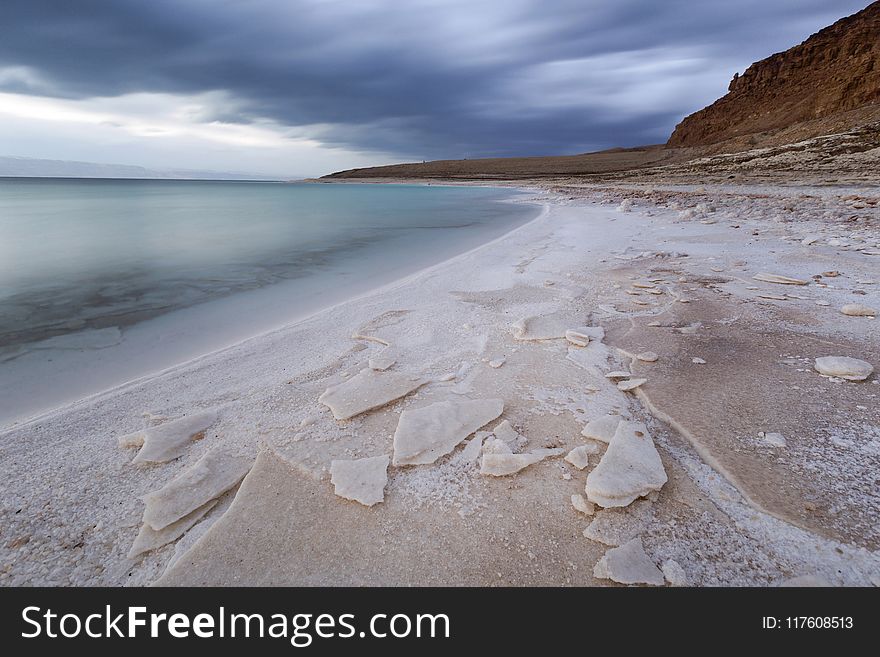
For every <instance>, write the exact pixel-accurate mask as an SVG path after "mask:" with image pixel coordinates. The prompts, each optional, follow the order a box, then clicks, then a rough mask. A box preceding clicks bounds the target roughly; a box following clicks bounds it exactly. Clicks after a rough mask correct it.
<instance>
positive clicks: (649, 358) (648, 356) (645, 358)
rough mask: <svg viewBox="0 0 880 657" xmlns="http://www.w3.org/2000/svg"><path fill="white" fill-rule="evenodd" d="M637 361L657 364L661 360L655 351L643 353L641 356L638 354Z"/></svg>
mask: <svg viewBox="0 0 880 657" xmlns="http://www.w3.org/2000/svg"><path fill="white" fill-rule="evenodd" d="M636 359H637V360H640V361H642V362H645V363H656V362H657V361H658V360H659V359H660V356H658V355H657V354H655V353H654V352H653V351H643V352H642V353H640V354H636Z"/></svg>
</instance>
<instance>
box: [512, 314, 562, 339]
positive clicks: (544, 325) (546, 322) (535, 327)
mask: <svg viewBox="0 0 880 657" xmlns="http://www.w3.org/2000/svg"><path fill="white" fill-rule="evenodd" d="M567 330H568V325H567V322H564V321H562V320H561V319H559V318H557V317H553V316H537V317H525V318H523V319H521V320H519V321H518V322H515V323H514V324H513V325H512V326H511V333H512V334H513V337H514V339H515V340H555V339H558V338H564V337H565V332H566V331H567Z"/></svg>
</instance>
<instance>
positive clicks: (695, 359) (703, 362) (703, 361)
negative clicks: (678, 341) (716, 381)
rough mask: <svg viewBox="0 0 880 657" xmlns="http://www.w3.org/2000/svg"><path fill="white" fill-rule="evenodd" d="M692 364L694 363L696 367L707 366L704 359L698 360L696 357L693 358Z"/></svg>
mask: <svg viewBox="0 0 880 657" xmlns="http://www.w3.org/2000/svg"><path fill="white" fill-rule="evenodd" d="M691 362H692V363H693V364H694V365H705V364H706V361H705V360H703V359H702V358H697V357H696V356H694V357H693V358H691Z"/></svg>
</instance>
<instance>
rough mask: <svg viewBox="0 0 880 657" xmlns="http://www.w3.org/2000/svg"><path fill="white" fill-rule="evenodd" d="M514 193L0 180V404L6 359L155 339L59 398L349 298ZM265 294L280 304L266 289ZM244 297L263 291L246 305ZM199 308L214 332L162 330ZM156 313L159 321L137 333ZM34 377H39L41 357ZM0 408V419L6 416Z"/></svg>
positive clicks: (484, 224) (485, 232) (488, 217)
mask: <svg viewBox="0 0 880 657" xmlns="http://www.w3.org/2000/svg"><path fill="white" fill-rule="evenodd" d="M516 195H517V193H516V192H513V191H510V190H502V189H493V188H476V187H442V186H420V185H326V184H284V183H258V182H253V183H252V182H196V181H141V180H81V179H79V180H73V179H9V178H7V179H0V399H2V397H3V395H4V393H5V392H8V391H9V389H10V388H11V387H15V386H16V382H14V381H12V380H11V377H13V376H15V377H18V378H19V379H20V378H21V376H23V371H24V370H23V368H22V367H21V365H20V366H19V367H14V368H10V366H11V365H12V364H14V363H15V361H17V360H20V359H22V358H26V357H29V359H30V360H33V359H34V358H36V357H35V356H34V354H35V353H38V352H39V353H44V352H56V351H58V350H67V351H70V350H74V351H84V350H90V349H101V350H106V349H108V348H113V347H118V346H119V345H120V344H122V343H124V342H125V341H126V338H127V337H128V336H129V331H130V330H131V329H132V328H133V327H140V333H141V334H144V333H149V332H152V334H153V335H152V336H151V337H152V338H153V342H154V343H156V339H157V338H158V344H161V345H162V348H161V351H155V350H154V353H144V349H140V350H138V358H134V359H133V362H132V364H131V365H130V366H126V367H122V366H119V364H118V363H117V364H116V365H115V366H110V365H108V366H107V368H105V369H114V368H115V370H116V373H115V374H114V375H113V376H110V373H109V372H103V373H101V374H100V375H98V374H94V373H92V374H93V375H90V376H84V377H82V380H83V381H84V382H85V383H84V384H83V387H82V388H81V389H78V390H74V391H72V392H71V391H68V392H67V393H66V394H67V397H66V398H65V400H64V401H69V400H70V399H71V398H78V396H81V395H82V394H85V393H86V392H95V391H96V387H97V388H98V389H103V388H101V387H100V386H107V387H109V386H110V385H115V384H118V383H122V382H124V381H126V380H129V379H130V378H132V377H136V376H141V375H143V374H146V373H148V372H147V371H142V370H144V369H145V368H147V369H148V370H149V369H152V370H155V369H158V368H161V367H168V366H170V365H172V364H174V363H175V362H179V361H180V360H181V359H185V358H187V357H193V356H197V355H199V354H200V353H205V352H206V351H210V350H213V349H216V348H220V347H222V346H225V345H226V344H230V343H232V342H234V341H237V340H240V339H243V338H244V337H247V336H248V335H253V334H256V333H259V332H262V331H265V330H268V329H270V328H273V327H274V326H277V325H280V324H283V323H285V322H286V321H290V320H291V319H296V318H297V317H300V316H302V315H303V314H308V313H309V312H313V311H315V310H317V309H319V308H320V307H323V306H327V305H331V304H333V303H336V302H338V301H341V300H344V299H345V298H350V297H351V296H355V295H356V294H359V293H362V292H364V291H366V290H368V289H370V288H371V287H375V286H376V285H380V284H382V283H387V282H389V281H390V280H393V279H394V278H397V277H399V276H402V275H405V274H407V273H410V272H413V271H416V270H418V269H421V268H423V267H426V266H430V265H432V264H436V263H438V262H440V261H442V260H445V259H447V258H449V257H451V256H453V255H455V254H457V253H460V252H463V251H465V250H468V249H469V248H472V247H474V246H477V245H479V244H480V243H483V242H485V241H488V240H490V239H493V238H494V237H497V236H500V235H502V234H504V233H505V232H507V231H508V230H510V229H512V228H513V227H515V226H516V225H518V224H521V223H524V222H525V221H527V220H528V219H529V218H531V217H533V216H535V215H536V214H537V210H536V208H535V206H534V205H529V204H524V203H511V202H510V200H511V199H512V198H514V197H515V196H516ZM279 285H280V286H283V290H284V294H283V296H282V297H278V296H277V295H276V296H275V297H273V296H272V295H271V294H269V293H268V292H267V291H268V290H272V289H275V286H279ZM277 289H282V288H280V287H279V288H277ZM253 292H261V293H262V296H260V295H254V294H252V295H251V296H250V297H248V296H247V295H248V294H249V293H253ZM239 295H244V296H240V297H239ZM235 298H241V299H246V298H248V299H250V300H251V301H250V304H249V305H248V306H247V307H248V312H247V316H246V317H242V314H241V312H240V311H236V308H237V307H239V308H240V306H237V304H235V303H229V299H233V300H234V299H235ZM224 299H225V300H227V301H226V303H225V305H223V304H220V305H218V304H216V303H215V302H217V301H222V300H224ZM259 299H263V301H259ZM212 304H214V305H212ZM261 304H262V305H261ZM199 308H206V309H207V308H211V309H212V310H211V323H210V326H212V327H214V328H213V329H205V330H200V333H199V335H198V336H195V337H194V336H193V335H192V334H190V333H188V332H186V331H180V330H178V329H179V327H177V329H175V330H170V328H169V327H171V326H174V322H173V321H168V319H169V318H171V319H173V318H174V317H175V313H181V312H182V311H184V310H186V311H187V312H186V313H184V314H181V315H180V317H181V321H191V318H193V317H196V316H197V309H199ZM223 308H227V309H228V310H223ZM193 309H196V312H195V313H194V311H193ZM224 313H227V314H228V317H227V316H224ZM157 318H164V319H165V321H162V322H156V323H155V327H156V328H155V330H152V329H149V327H150V326H151V324H149V322H151V321H153V320H155V319H157ZM227 320H228V321H227ZM162 331H166V332H167V333H168V334H167V335H166V336H163V335H157V334H156V333H157V332H159V333H161V332H162ZM212 331H213V332H212ZM133 335H134V334H132V336H133ZM175 336H183V337H180V339H179V340H178V342H175V339H176V338H175ZM120 353H123V352H120ZM108 355H109V354H104V360H108V362H109V360H110V359H109V358H108ZM44 360H45V359H44ZM129 360H132V359H131V358H129ZM147 363H149V365H147ZM29 365H30V366H35V365H39V363H33V362H31V363H29ZM65 367H66V368H68V369H69V368H70V367H71V366H70V363H66V364H65ZM72 367H73V376H75V375H76V372H75V370H76V367H75V366H72ZM47 368H48V369H47ZM30 370H34V367H30V369H29V371H30ZM37 370H39V371H41V372H42V375H43V376H45V374H46V373H47V372H49V373H51V371H52V370H51V365H48V366H46V364H45V363H43V366H41V367H37V368H36V370H34V371H37ZM4 389H6V390H4ZM30 394H32V395H35V396H36V397H37V398H38V400H39V401H40V404H39V407H40V409H44V408H45V407H52V404H53V403H54V402H56V401H59V400H57V399H54V396H53V393H52V392H51V391H50V390H49V387H47V386H44V387H43V388H40V387H39V386H37V387H36V388H34V389H33V390H31V393H30ZM15 396H17V395H15ZM41 397H42V399H41ZM15 403H16V402H15V401H12V402H7V405H9V404H15ZM2 404H3V402H0V423H2V420H3V419H4V415H5V416H9V415H10V414H12V415H20V414H21V413H19V412H18V411H20V410H21V409H19V408H17V407H16V408H13V409H10V408H5V409H4V408H3V406H2Z"/></svg>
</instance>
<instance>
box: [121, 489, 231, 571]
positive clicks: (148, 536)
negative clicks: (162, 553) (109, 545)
mask: <svg viewBox="0 0 880 657" xmlns="http://www.w3.org/2000/svg"><path fill="white" fill-rule="evenodd" d="M216 504H217V500H211V501H210V502H207V503H205V504H203V505H202V506H200V507H199V508H198V509H196V510H195V511H193V512H192V513H189V514H187V515H185V516H184V517H183V518H181V519H180V520H178V521H177V522H172V523H171V524H170V525H168V526H167V527H163V528H162V529H160V530H158V531H157V530H155V529H153V528H152V527H150V526H149V525H148V524H147V523H144V524H142V525H141V529H140V531H139V532H138V535H137V537H136V538H135V539H134V543H132V545H131V549H130V550H129V552H128V558H129V559H134V558H135V557H137V556H139V555H141V554H143V553H144V552H152V551H153V550H157V549H159V548H160V547H162V546H163V545H168V544H169V543H173V542H174V541H176V540H177V539H178V538H180V537H181V536H183V535H184V534H185V533H186V532H188V531H189V530H190V528H192V526H193V525H195V524H196V523H197V522H198V521H199V520H201V519H202V518H203V517H204V516H205V514H206V513H208V511H210V510H211V509H213V508H214V506H215V505H216Z"/></svg>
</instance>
